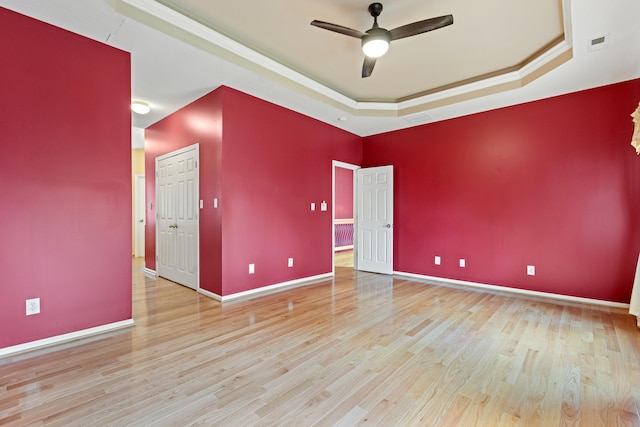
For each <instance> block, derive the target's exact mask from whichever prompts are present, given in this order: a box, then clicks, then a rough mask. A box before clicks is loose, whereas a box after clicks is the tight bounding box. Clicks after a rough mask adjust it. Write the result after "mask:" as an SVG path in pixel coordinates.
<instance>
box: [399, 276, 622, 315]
mask: <svg viewBox="0 0 640 427" xmlns="http://www.w3.org/2000/svg"><path fill="white" fill-rule="evenodd" d="M393 274H394V275H397V276H406V277H410V278H412V279H418V280H422V281H426V282H431V283H433V284H434V285H437V284H438V283H444V284H447V285H458V286H466V287H470V288H476V289H484V290H490V291H494V292H506V293H510V294H518V295H526V296H530V297H538V298H547V299H552V300H557V301H563V302H572V303H579V304H592V305H600V306H605V307H613V308H622V309H628V308H629V304H624V303H621V302H612V301H604V300H599V299H592V298H582V297H574V296H569V295H561V294H552V293H550V292H540V291H530V290H528V289H518V288H510V287H508V286H497V285H488V284H485V283H476V282H467V281H465V280H456V279H445V278H442V277H434V276H425V275H422V274H414V273H405V272H402V271H394V272H393Z"/></svg>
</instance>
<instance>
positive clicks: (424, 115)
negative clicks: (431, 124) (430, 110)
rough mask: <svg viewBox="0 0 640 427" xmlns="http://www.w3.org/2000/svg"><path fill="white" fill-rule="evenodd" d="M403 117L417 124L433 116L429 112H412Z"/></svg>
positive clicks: (429, 119)
mask: <svg viewBox="0 0 640 427" xmlns="http://www.w3.org/2000/svg"><path fill="white" fill-rule="evenodd" d="M403 119H405V120H406V121H408V122H409V123H413V124H416V123H424V122H428V121H431V116H430V115H428V114H427V113H417V114H411V115H409V116H404V117H403Z"/></svg>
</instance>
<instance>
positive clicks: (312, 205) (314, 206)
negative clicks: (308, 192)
mask: <svg viewBox="0 0 640 427" xmlns="http://www.w3.org/2000/svg"><path fill="white" fill-rule="evenodd" d="M311 210H312V211H315V210H316V204H315V203H313V202H311Z"/></svg>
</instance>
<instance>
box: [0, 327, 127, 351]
mask: <svg viewBox="0 0 640 427" xmlns="http://www.w3.org/2000/svg"><path fill="white" fill-rule="evenodd" d="M134 324H135V322H134V321H133V319H128V320H123V321H120V322H115V323H109V324H107V325H102V326H96V327H95V328H89V329H83V330H81V331H75V332H70V333H68V334H62V335H56V336H54V337H49V338H43V339H41V340H36V341H31V342H28V343H24V344H18V345H13V346H11V347H5V348H0V358H2V357H7V356H14V355H16V354H19V353H25V352H27V351H33V350H38V349H42V348H45V347H50V346H53V345H57V344H62V343H65V342H69V341H75V340H79V339H81V338H87V337H90V336H93V335H98V334H104V333H106V332H112V331H115V330H117V329H122V328H128V327H130V326H133V325H134Z"/></svg>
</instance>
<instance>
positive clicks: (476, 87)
mask: <svg viewBox="0 0 640 427" xmlns="http://www.w3.org/2000/svg"><path fill="white" fill-rule="evenodd" d="M114 1H115V2H116V3H121V4H123V5H126V6H128V7H129V8H133V9H137V10H138V11H141V12H143V13H145V14H147V15H149V16H152V17H153V18H155V19H157V20H159V21H160V22H162V23H163V25H168V26H173V27H174V28H177V29H180V30H182V31H185V32H186V33H187V34H190V35H191V36H194V37H197V38H198V39H200V40H202V41H204V42H206V43H209V44H210V45H211V46H215V47H217V48H220V49H223V50H225V51H226V52H228V53H231V54H234V55H237V56H238V57H239V58H242V59H244V60H247V61H250V62H251V63H253V64H255V65H258V66H259V67H261V68H263V69H265V70H267V71H270V72H273V73H276V74H277V75H279V76H282V77H284V78H285V79H287V80H289V81H291V82H293V83H295V84H298V85H300V86H302V87H304V88H306V89H309V90H311V91H313V92H315V93H317V94H318V95H321V96H323V97H326V98H328V99H330V100H332V101H334V102H337V103H338V104H341V105H342V106H343V108H347V109H351V110H354V112H356V114H357V112H358V111H362V112H370V111H378V112H387V113H390V114H391V115H394V116H397V115H398V114H399V112H400V111H402V110H403V109H406V108H411V107H414V108H419V107H421V106H423V105H425V104H428V103H431V102H437V101H445V100H447V99H449V98H452V97H455V96H460V95H466V94H471V93H473V92H477V91H481V90H483V89H489V88H492V87H497V86H499V85H501V84H505V83H516V82H520V81H522V79H523V78H524V77H526V76H527V75H529V74H531V73H533V72H534V71H536V70H538V69H540V68H542V67H544V66H545V65H546V64H548V63H550V62H551V61H553V60H554V59H556V58H558V57H560V56H561V55H562V54H564V53H565V52H566V51H568V50H571V49H572V43H571V40H572V37H571V32H572V27H571V19H570V16H571V9H570V0H563V1H562V9H563V17H564V34H565V38H564V40H563V41H562V42H560V43H558V44H557V45H556V46H554V47H553V48H551V49H549V50H547V51H546V52H544V53H543V54H542V55H540V56H539V57H537V58H535V59H534V60H533V61H531V62H529V63H527V64H525V65H524V66H523V67H522V68H520V69H519V70H517V71H513V72H510V73H506V74H503V75H499V76H496V77H493V78H488V79H483V80H480V81H477V82H473V83H470V84H466V85H461V86H457V87H455V88H452V89H449V90H443V91H438V92H436V93H432V94H429V95H425V96H420V97H417V98H414V99H411V100H407V101H402V102H366V101H364V102H359V101H356V100H355V99H352V98H349V97H348V96H345V95H343V94H342V93H340V92H338V91H336V90H334V89H331V88H330V87H328V86H326V85H323V84H321V83H319V82H317V81H316V80H313V79H311V78H309V77H307V76H306V75H304V74H302V73H299V72H297V71H295V70H293V69H291V68H289V67H287V66H285V65H283V64H281V63H279V62H276V61H274V60H272V59H271V58H268V57H267V56H265V55H262V54H261V53H259V52H257V51H255V50H253V49H250V48H248V47H247V46H245V45H243V44H241V43H238V42H236V41H235V40H232V39H231V38H229V37H226V36H225V35H223V34H221V33H219V32H217V31H215V30H213V29H212V28H209V27H207V26H206V25H204V24H201V23H199V22H196V21H194V20H193V19H191V18H189V17H187V16H185V15H183V14H181V13H179V12H177V11H175V10H173V9H171V8H170V7H167V6H165V5H163V4H161V3H159V2H157V1H154V0H114ZM185 41H186V40H185Z"/></svg>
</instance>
